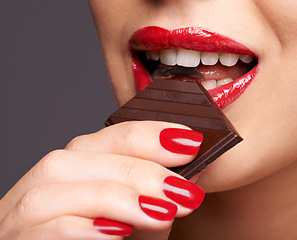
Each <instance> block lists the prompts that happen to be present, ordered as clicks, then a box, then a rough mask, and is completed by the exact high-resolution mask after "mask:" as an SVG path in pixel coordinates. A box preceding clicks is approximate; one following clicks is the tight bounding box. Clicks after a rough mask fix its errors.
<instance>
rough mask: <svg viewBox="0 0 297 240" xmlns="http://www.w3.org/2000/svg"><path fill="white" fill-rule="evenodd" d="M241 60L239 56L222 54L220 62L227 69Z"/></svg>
mask: <svg viewBox="0 0 297 240" xmlns="http://www.w3.org/2000/svg"><path fill="white" fill-rule="evenodd" d="M238 59H239V55H238V54H232V53H221V54H220V62H221V64H222V65H224V66H227V67H232V66H234V65H235V64H236V63H237V61H238Z"/></svg>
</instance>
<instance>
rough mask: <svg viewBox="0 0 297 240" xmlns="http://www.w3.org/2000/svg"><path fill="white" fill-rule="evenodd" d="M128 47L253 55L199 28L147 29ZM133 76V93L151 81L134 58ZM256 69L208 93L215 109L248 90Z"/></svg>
mask: <svg viewBox="0 0 297 240" xmlns="http://www.w3.org/2000/svg"><path fill="white" fill-rule="evenodd" d="M130 46H131V47H132V49H133V50H134V51H160V50H163V49H169V48H174V47H175V48H177V47H182V48H185V49H191V50H195V51H201V52H227V53H235V54H246V55H253V56H255V54H254V53H253V52H252V51H251V50H250V49H249V48H247V47H246V46H244V45H242V44H240V43H238V42H236V41H234V40H232V39H230V38H229V37H226V36H223V35H220V34H218V33H215V32H213V31H211V30H208V29H205V28H200V27H188V28H181V29H176V30H171V31H170V30H167V29H164V28H160V27H156V26H149V27H145V28H142V29H139V30H138V31H136V32H135V33H134V34H133V35H132V37H131V39H130ZM132 69H133V74H134V79H135V86H136V89H137V91H141V90H142V89H143V88H145V87H146V86H147V85H148V84H150V83H151V81H152V79H151V77H150V75H149V74H148V73H147V71H146V69H145V68H144V66H143V65H142V63H141V61H140V60H139V59H138V58H137V55H134V56H133V66H132ZM256 72H257V66H256V67H254V68H253V69H252V70H250V71H249V72H248V73H246V74H245V75H243V76H241V77H239V78H237V79H235V80H234V81H233V82H231V83H228V84H226V85H223V86H220V87H217V88H215V89H212V90H209V93H210V95H211V96H212V97H213V98H214V100H215V102H216V103H217V105H218V106H219V107H220V108H221V109H223V108H225V107H226V106H228V105H230V104H231V103H233V102H234V101H235V100H236V99H237V98H238V97H239V96H240V95H241V94H242V93H243V92H244V91H245V90H246V88H247V87H248V86H249V84H250V83H251V82H252V80H253V78H254V77H255V75H256Z"/></svg>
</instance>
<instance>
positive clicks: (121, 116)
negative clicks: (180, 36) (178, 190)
mask: <svg viewBox="0 0 297 240" xmlns="http://www.w3.org/2000/svg"><path fill="white" fill-rule="evenodd" d="M135 120H155V121H165V122H173V123H180V124H183V125H186V126H188V127H190V128H192V129H193V130H195V131H198V132H201V133H202V134H203V142H202V144H201V147H200V150H199V153H198V154H197V156H196V157H195V159H194V160H193V161H192V162H190V163H188V164H186V165H183V166H180V167H174V168H170V169H171V170H173V171H174V172H176V173H178V174H180V175H182V176H183V177H185V178H187V179H190V178H191V177H193V176H194V175H195V174H196V173H198V172H200V171H202V170H203V169H204V168H205V167H206V166H207V165H208V164H210V163H211V162H213V161H214V160H215V159H216V158H218V157H219V156H220V155H222V154H223V153H224V152H226V151H227V150H229V149H230V148H232V147H233V146H235V145H236V144H237V143H239V142H240V141H242V138H241V137H240V136H239V134H238V133H237V131H236V130H235V128H234V127H233V126H232V124H231V122H230V121H229V120H228V119H227V117H226V116H225V115H224V114H223V113H222V111H221V110H220V109H219V108H218V106H217V105H216V103H215V102H214V101H213V99H212V97H211V96H210V95H209V93H208V92H207V90H205V89H204V87H203V86H202V85H201V84H200V83H199V82H197V81H179V80H173V79H170V80H168V79H167V80H164V79H155V80H154V81H153V82H152V83H151V84H150V85H149V86H147V87H146V88H145V89H144V90H142V91H141V92H139V93H138V94H137V95H136V96H135V97H134V98H132V99H131V100H130V101H128V102H127V103H126V104H124V105H123V106H122V107H121V108H119V109H118V110H117V111H116V112H114V113H113V114H112V115H111V116H110V117H109V118H108V120H107V121H106V122H105V125H106V126H109V125H112V124H116V123H120V122H124V121H135Z"/></svg>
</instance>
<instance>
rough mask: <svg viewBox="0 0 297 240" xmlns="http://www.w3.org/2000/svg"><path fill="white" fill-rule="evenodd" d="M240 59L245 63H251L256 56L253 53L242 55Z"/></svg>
mask: <svg viewBox="0 0 297 240" xmlns="http://www.w3.org/2000/svg"><path fill="white" fill-rule="evenodd" d="M239 59H240V60H241V61H242V62H244V63H251V62H252V61H253V60H254V56H252V55H243V54H242V55H240V56H239Z"/></svg>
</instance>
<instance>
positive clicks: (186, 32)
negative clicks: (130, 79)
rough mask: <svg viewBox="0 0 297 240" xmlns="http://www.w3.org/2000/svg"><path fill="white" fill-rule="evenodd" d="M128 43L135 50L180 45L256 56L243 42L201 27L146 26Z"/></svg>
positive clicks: (161, 48)
mask: <svg viewBox="0 0 297 240" xmlns="http://www.w3.org/2000/svg"><path fill="white" fill-rule="evenodd" d="M129 43H130V46H131V47H132V48H133V49H134V50H136V51H160V50H163V49H169V48H172V47H182V48H185V49H190V50H195V51H204V52H226V53H235V54H247V55H253V56H256V55H255V53H254V52H252V51H251V50H250V49H249V48H248V47H246V46H244V45H243V44H241V43H238V42H237V41H235V40H232V39H231V38H229V37H226V36H223V35H221V34H218V33H215V32H214V31H211V30H209V29H206V28H201V27H187V28H180V29H175V30H167V29H164V28H161V27H157V26H148V27H144V28H142V29H139V30H138V31H136V32H135V33H134V34H133V35H132V37H131V39H130V41H129Z"/></svg>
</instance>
